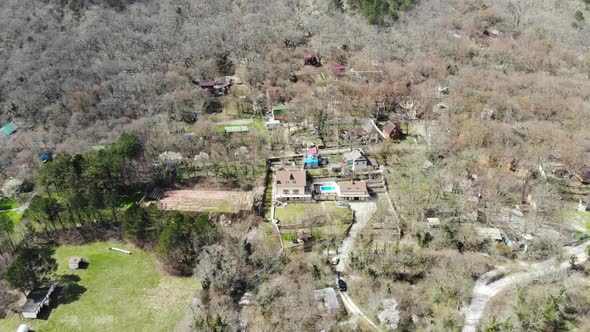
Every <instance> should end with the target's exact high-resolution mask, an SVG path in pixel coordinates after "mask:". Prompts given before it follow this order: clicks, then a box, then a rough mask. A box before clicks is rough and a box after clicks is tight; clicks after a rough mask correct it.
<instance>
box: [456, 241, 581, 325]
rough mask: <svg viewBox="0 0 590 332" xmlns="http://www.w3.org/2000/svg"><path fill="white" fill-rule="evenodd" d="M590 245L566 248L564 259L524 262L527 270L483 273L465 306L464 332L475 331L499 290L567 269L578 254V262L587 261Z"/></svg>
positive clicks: (501, 269) (503, 269)
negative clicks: (487, 306) (509, 272)
mask: <svg viewBox="0 0 590 332" xmlns="http://www.w3.org/2000/svg"><path fill="white" fill-rule="evenodd" d="M588 246H590V241H588V242H586V243H583V244H580V245H578V246H575V247H566V248H564V255H563V257H564V258H563V261H562V262H561V263H559V262H557V260H556V259H555V258H551V259H548V260H546V261H543V262H540V263H534V264H523V266H526V270H527V271H523V272H515V273H512V274H508V275H506V276H503V277H501V278H500V279H497V280H495V279H496V278H498V276H502V273H503V272H504V271H506V268H502V267H500V268H497V269H496V270H493V271H490V272H488V273H485V274H484V275H482V276H481V277H480V278H479V279H478V280H477V281H476V282H475V286H474V287H473V295H472V296H471V303H470V304H469V306H468V307H467V308H465V310H464V311H465V325H464V326H463V332H475V331H476V329H477V325H478V324H479V322H480V319H481V317H482V315H483V312H484V310H485V307H486V304H487V303H488V302H489V301H490V299H491V298H492V297H494V296H496V295H497V294H498V293H499V292H501V291H503V290H505V289H507V288H509V287H511V286H514V285H517V284H525V283H528V282H531V281H533V280H535V279H538V278H541V277H543V276H546V275H548V274H551V273H556V272H563V271H567V270H568V269H570V268H571V264H570V262H569V258H570V257H571V256H576V257H577V258H578V264H579V263H582V262H584V261H586V260H587V259H588V255H587V254H586V249H587V247H588Z"/></svg>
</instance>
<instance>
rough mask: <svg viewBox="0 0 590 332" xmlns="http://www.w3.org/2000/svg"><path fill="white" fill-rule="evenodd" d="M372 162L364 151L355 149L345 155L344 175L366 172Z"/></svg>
mask: <svg viewBox="0 0 590 332" xmlns="http://www.w3.org/2000/svg"><path fill="white" fill-rule="evenodd" d="M369 166H371V162H370V161H369V158H368V157H367V156H366V155H365V153H364V151H363V150H362V149H355V150H352V151H350V152H346V153H344V163H343V165H342V171H341V173H342V174H348V173H350V172H364V171H367V170H368V169H369Z"/></svg>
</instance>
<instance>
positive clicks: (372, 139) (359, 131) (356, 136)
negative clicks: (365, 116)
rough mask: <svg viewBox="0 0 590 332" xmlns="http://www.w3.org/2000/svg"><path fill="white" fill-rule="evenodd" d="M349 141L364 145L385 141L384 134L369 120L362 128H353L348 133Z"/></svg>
mask: <svg viewBox="0 0 590 332" xmlns="http://www.w3.org/2000/svg"><path fill="white" fill-rule="evenodd" d="M347 137H348V139H349V140H356V141H359V142H360V143H362V144H374V143H378V142H379V140H381V139H383V138H384V137H383V133H381V131H379V128H377V126H376V125H375V123H374V122H373V121H372V120H367V121H366V122H365V123H363V124H362V125H361V126H358V127H356V128H353V129H351V130H349V131H348V132H347Z"/></svg>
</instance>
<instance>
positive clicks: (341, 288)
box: [338, 279, 346, 292]
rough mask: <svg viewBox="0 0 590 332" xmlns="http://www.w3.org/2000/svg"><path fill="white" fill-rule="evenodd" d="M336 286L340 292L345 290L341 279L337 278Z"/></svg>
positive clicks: (344, 284)
mask: <svg viewBox="0 0 590 332" xmlns="http://www.w3.org/2000/svg"><path fill="white" fill-rule="evenodd" d="M338 288H340V291H341V292H346V282H344V280H342V279H338Z"/></svg>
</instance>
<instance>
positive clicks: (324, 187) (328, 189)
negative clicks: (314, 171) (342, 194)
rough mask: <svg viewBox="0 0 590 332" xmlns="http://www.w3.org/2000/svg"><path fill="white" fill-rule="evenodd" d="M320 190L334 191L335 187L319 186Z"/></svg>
mask: <svg viewBox="0 0 590 332" xmlns="http://www.w3.org/2000/svg"><path fill="white" fill-rule="evenodd" d="M320 190H321V191H323V192H330V191H336V187H333V186H321V187H320Z"/></svg>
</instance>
